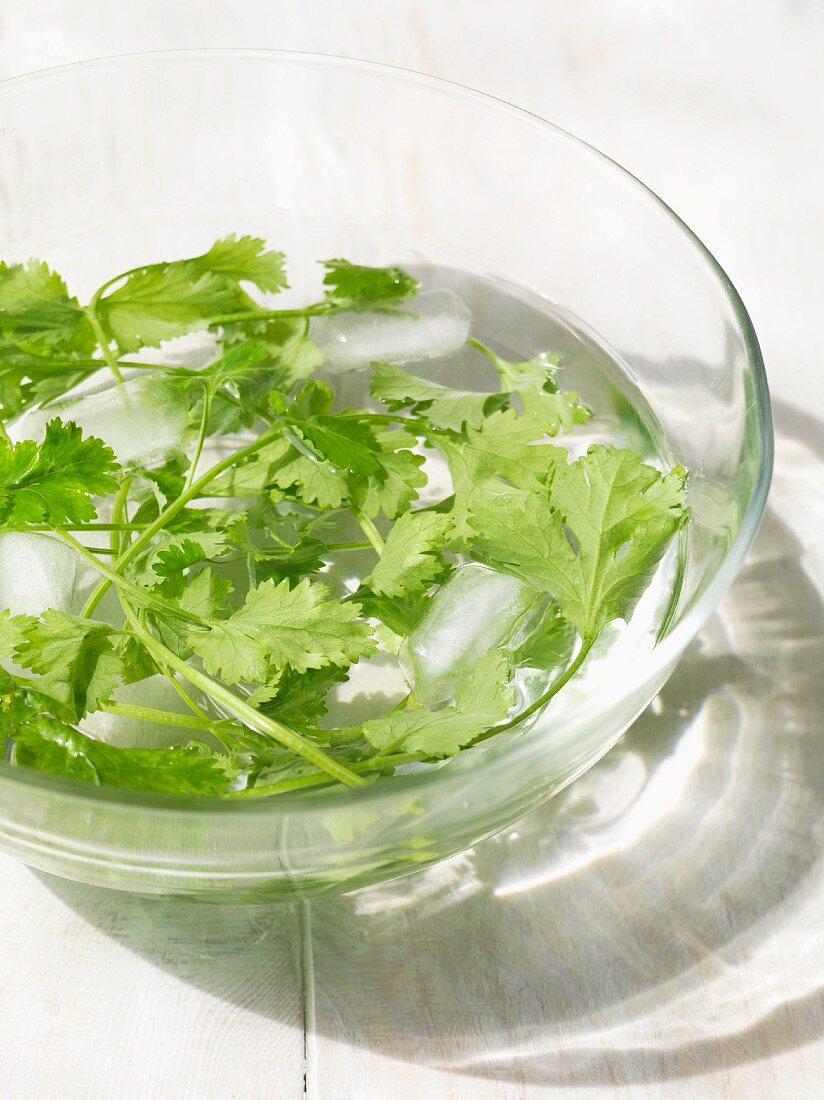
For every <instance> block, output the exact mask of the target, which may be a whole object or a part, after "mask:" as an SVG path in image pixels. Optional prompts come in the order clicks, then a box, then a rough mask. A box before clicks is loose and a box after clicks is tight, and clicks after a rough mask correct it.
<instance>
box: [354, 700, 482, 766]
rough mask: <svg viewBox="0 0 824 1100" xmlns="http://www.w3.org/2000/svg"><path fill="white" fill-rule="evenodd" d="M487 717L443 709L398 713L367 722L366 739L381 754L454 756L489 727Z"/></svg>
mask: <svg viewBox="0 0 824 1100" xmlns="http://www.w3.org/2000/svg"><path fill="white" fill-rule="evenodd" d="M487 724H488V723H487V721H486V718H485V716H484V715H483V714H475V713H473V712H471V711H460V710H458V709H457V708H455V707H444V708H443V709H442V710H434V711H433V710H421V709H415V710H398V711H395V712H393V713H389V714H384V715H382V716H381V717H380V718H373V719H371V720H370V721H368V722H364V723H363V726H362V727H361V730H362V732H363V736H364V738H365V739H366V740H367V741H368V742H369V744H370V745H372V746H373V747H374V748H376V749H378V751H379V752H381V753H386V754H389V753H392V752H420V753H423V754H424V755H426V756H428V757H431V758H433V759H440V758H441V757H444V756H454V755H455V753H457V752H458V751H459V750H460V749H462V748H463V747H464V745H467V744H469V742H470V741H474V740H475V738H476V737H477V736H478V735H479V734H481V733H483V731H484V729H485V728H486V726H487Z"/></svg>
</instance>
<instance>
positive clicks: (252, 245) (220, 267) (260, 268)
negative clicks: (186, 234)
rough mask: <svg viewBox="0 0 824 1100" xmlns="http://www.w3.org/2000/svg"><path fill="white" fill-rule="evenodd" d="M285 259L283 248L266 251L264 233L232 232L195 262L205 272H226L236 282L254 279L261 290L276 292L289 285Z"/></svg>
mask: <svg viewBox="0 0 824 1100" xmlns="http://www.w3.org/2000/svg"><path fill="white" fill-rule="evenodd" d="M285 259H286V258H285V256H284V255H283V253H282V252H271V251H266V242H265V241H264V240H263V239H262V238H260V237H236V236H235V234H234V233H232V234H230V235H229V236H228V237H224V238H223V240H220V241H215V243H214V244H213V245H212V247H211V248H210V249H209V251H208V252H207V253H206V254H205V255H203V256H200V257H198V258H197V259H194V260H192V261H191V263H192V264H194V265H195V267H196V268H199V269H200V270H201V271H203V272H205V273H208V274H211V275H223V276H224V277H225V278H227V279H229V280H231V281H232V282H235V283H240V282H249V283H254V284H255V286H256V287H258V288H259V289H260V290H265V291H270V292H271V293H274V294H276V293H277V292H278V291H280V290H283V289H284V288H285V287H286V286H287V285H288V284H287V282H286V264H285Z"/></svg>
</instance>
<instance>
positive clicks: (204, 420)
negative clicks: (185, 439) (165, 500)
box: [183, 386, 212, 492]
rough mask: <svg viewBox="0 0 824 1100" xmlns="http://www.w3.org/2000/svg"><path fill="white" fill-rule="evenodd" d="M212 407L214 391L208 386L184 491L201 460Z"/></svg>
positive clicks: (189, 484) (204, 394)
mask: <svg viewBox="0 0 824 1100" xmlns="http://www.w3.org/2000/svg"><path fill="white" fill-rule="evenodd" d="M211 408H212V391H211V390H210V389H209V387H208V386H207V387H206V388H205V390H204V393H203V412H202V413H201V417H200V431H199V432H198V433H197V443H196V444H195V450H194V454H193V455H192V461H191V462H190V463H189V472H188V474H187V475H186V481H185V482H184V483H183V490H184V492H185V491H186V489H188V488H189V487H190V486H191V484H192V482H193V481H194V479H195V471H196V470H197V464H198V462H199V461H200V456H201V454H202V452H203V444H204V442H205V440H206V432H207V431H208V429H209V413H210V411H211Z"/></svg>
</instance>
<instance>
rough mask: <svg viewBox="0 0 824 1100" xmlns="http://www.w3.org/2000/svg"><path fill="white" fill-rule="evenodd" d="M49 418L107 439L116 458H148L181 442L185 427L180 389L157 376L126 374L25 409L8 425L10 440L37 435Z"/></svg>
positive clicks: (42, 434)
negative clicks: (125, 378)
mask: <svg viewBox="0 0 824 1100" xmlns="http://www.w3.org/2000/svg"><path fill="white" fill-rule="evenodd" d="M54 417H59V418H60V419H61V420H64V421H69V420H73V421H74V422H75V424H77V425H78V426H79V427H80V428H82V429H83V434H84V435H95V436H97V437H98V438H99V439H102V440H103V441H104V442H105V443H108V444H109V446H110V447H111V448H112V450H113V451H114V453H115V454H116V455H117V458H118V460H119V461H120V462H129V461H137V462H142V463H146V462H151V461H153V460H154V459H157V458H161V457H162V456H163V455H165V454H167V453H168V452H169V451H171V450H173V449H174V448H175V447H179V446H181V444H182V442H183V437H184V434H185V432H186V400H185V397H184V395H183V391H182V388H181V387H179V386H176V385H174V384H173V383H171V382H169V381H164V380H163V379H160V378H152V377H149V378H145V377H140V378H130V379H129V380H128V381H126V382H124V383H123V384H122V385H117V384H115V383H110V384H107V385H105V386H104V387H101V388H100V389H98V390H95V391H94V392H91V393H86V394H82V395H80V396H78V397H73V398H70V399H68V400H64V401H55V402H54V404H52V405H47V406H46V407H45V408H43V409H32V410H30V411H28V412H25V413H24V414H23V415H22V416H21V417H20V418H19V419H18V420H16V421H15V422H14V423H13V424H12V425H10V426H9V428H8V433H9V438H10V439H11V440H12V441H13V442H18V441H19V440H21V439H35V440H38V441H39V440H41V439H42V438H43V436H44V435H45V434H46V425H47V424H48V422H49V421H50V420H52V419H53V418H54Z"/></svg>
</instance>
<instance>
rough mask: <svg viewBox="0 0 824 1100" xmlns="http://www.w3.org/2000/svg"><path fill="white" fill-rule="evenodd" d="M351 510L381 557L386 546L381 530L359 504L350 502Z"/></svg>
mask: <svg viewBox="0 0 824 1100" xmlns="http://www.w3.org/2000/svg"><path fill="white" fill-rule="evenodd" d="M349 510H350V511H351V513H352V515H353V516H354V517H355V519H356V520H357V521H358V523H359V525H360V528H361V530H362V531H363V533H364V535H366V537H367V538H368V539H369V542H370V543H371V545H372V547H373V548H374V550H375V553H376V554H377V555H378V557H380V556H381V554H382V553H383V548H384V541H383V538H382V537H381V533H380V531H379V530H378V529H377V527H376V526H375V524H374V523H373V522H372V520H371V519H370V518H369V516H367V515H366V513H365V512H364V511H362V509H360V508H358V507H357V505H355V504H350V506H349Z"/></svg>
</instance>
